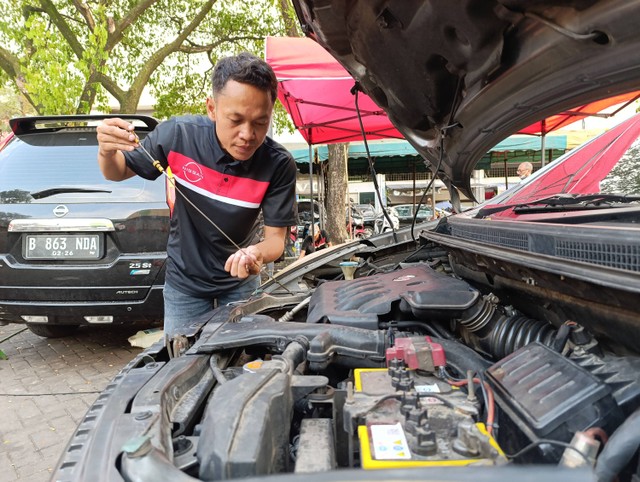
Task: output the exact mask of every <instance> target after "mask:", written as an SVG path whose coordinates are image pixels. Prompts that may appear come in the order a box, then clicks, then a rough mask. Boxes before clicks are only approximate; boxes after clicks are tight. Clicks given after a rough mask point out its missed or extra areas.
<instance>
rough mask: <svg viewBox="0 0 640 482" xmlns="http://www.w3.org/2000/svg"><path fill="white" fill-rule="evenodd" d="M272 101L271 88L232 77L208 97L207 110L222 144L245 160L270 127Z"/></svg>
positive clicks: (259, 143) (230, 153)
mask: <svg viewBox="0 0 640 482" xmlns="http://www.w3.org/2000/svg"><path fill="white" fill-rule="evenodd" d="M272 112H273V103H272V102H271V97H270V95H269V93H268V92H265V91H263V90H260V89H258V88H256V87H254V86H252V85H248V84H242V83H240V82H236V81H234V80H230V81H229V82H227V84H226V85H225V86H224V89H222V90H221V91H220V92H218V93H217V95H216V97H215V99H213V98H212V97H208V98H207V114H208V116H209V118H210V119H211V120H212V121H214V122H215V123H216V135H217V136H218V141H219V142H220V145H221V146H222V148H223V149H224V150H225V151H226V152H227V153H228V154H229V155H230V156H231V157H233V158H234V159H236V160H238V161H246V160H247V159H250V158H251V156H253V154H254V153H255V152H256V150H257V149H258V147H260V145H261V144H262V142H263V141H264V138H265V137H266V136H267V132H268V130H269V123H270V122H271V114H272Z"/></svg>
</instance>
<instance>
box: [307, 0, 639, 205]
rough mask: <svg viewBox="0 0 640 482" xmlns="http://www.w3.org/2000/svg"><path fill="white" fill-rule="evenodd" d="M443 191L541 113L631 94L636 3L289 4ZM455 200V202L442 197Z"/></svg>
mask: <svg viewBox="0 0 640 482" xmlns="http://www.w3.org/2000/svg"><path fill="white" fill-rule="evenodd" d="M294 5H295V9H296V13H297V15H298V18H299V19H300V22H301V23H302V25H303V29H304V31H305V33H306V34H307V35H308V36H309V37H311V38H313V39H315V40H316V41H317V42H319V43H320V44H321V45H323V46H324V47H325V48H326V49H327V50H328V51H329V52H331V53H332V54H333V55H334V56H335V57H336V59H338V61H339V62H340V63H341V64H342V65H344V67H345V68H346V69H347V70H348V71H349V72H350V73H351V74H352V75H353V77H354V78H355V79H356V80H357V81H358V82H359V83H360V85H361V87H362V90H363V91H364V92H365V93H366V94H367V95H369V96H370V97H371V98H372V99H373V100H374V101H375V102H376V103H377V104H379V105H380V106H381V107H382V108H383V109H384V110H385V111H386V112H387V114H388V115H389V118H390V119H391V121H392V122H393V123H394V124H395V126H396V127H397V128H398V130H400V131H401V132H402V133H403V134H404V135H405V137H406V138H407V140H408V141H409V142H410V143H411V144H412V145H413V146H414V147H415V148H416V150H417V151H418V152H419V153H420V154H421V155H423V157H424V158H425V159H426V160H427V161H428V162H429V163H430V164H431V169H432V170H433V171H436V170H437V171H438V176H439V177H440V178H441V179H443V180H444V182H445V183H446V184H447V185H448V186H449V188H450V191H451V192H452V196H455V194H456V193H455V190H453V189H451V187H452V186H454V187H456V188H458V189H459V190H461V191H462V192H463V193H465V194H466V195H467V196H469V197H472V193H471V188H470V175H471V172H472V170H473V169H474V167H475V165H476V163H477V161H478V160H479V159H480V158H481V156H482V155H483V154H484V153H485V152H487V150H489V149H490V148H491V147H493V146H494V145H496V144H497V143H498V142H500V141H501V140H502V139H504V138H505V137H507V136H509V135H511V134H513V133H514V132H516V131H518V130H519V129H522V128H524V127H526V126H528V125H530V124H532V123H533V122H536V121H538V120H541V119H543V118H544V117H547V116H549V115H553V114H557V113H559V112H562V111H566V110H568V109H571V108H573V107H575V106H579V105H584V104H586V103H588V102H592V101H594V100H598V99H602V98H607V97H611V96H613V95H617V94H621V93H625V92H629V91H632V90H634V89H637V87H638V78H639V76H640V35H638V33H637V19H638V18H640V0H555V1H554V0H539V1H535V2H532V1H530V0H483V1H477V0H460V1H456V2H450V1H447V0H430V1H427V0H411V1H409V0H386V1H371V0H350V1H345V0H294ZM453 199H454V200H455V197H454V198H453Z"/></svg>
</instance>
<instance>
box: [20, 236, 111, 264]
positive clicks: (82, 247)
mask: <svg viewBox="0 0 640 482" xmlns="http://www.w3.org/2000/svg"><path fill="white" fill-rule="evenodd" d="M23 254H24V257H25V259H99V258H100V257H101V256H102V246H101V235H100V234H66V235H48V234H29V235H25V236H24V238H23Z"/></svg>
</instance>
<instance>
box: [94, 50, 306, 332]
mask: <svg viewBox="0 0 640 482" xmlns="http://www.w3.org/2000/svg"><path fill="white" fill-rule="evenodd" d="M212 85H213V89H212V96H211V97H208V98H207V100H206V107H207V115H206V116H181V117H174V118H171V119H169V120H167V121H165V122H163V123H161V124H160V125H158V127H157V128H156V129H155V130H154V131H153V132H151V133H150V134H149V136H148V137H146V138H145V139H144V140H143V141H142V142H141V143H142V145H143V146H144V148H145V149H146V150H147V151H148V152H149V153H150V154H151V156H152V157H153V158H154V159H157V160H158V161H160V164H161V165H162V166H163V167H164V168H167V167H170V168H171V172H172V174H173V176H174V178H175V182H176V186H177V190H178V191H179V192H178V193H177V196H176V201H175V206H174V208H173V212H172V215H171V228H170V234H169V241H168V245H167V256H168V260H167V270H166V281H165V287H164V308H165V313H164V316H165V318H164V330H165V337H166V338H167V340H170V339H172V338H173V337H175V336H176V335H178V334H184V333H185V330H186V327H187V326H188V325H189V324H190V323H191V321H192V320H193V319H194V318H196V317H199V316H201V315H203V314H205V313H207V312H209V311H210V310H211V309H212V308H213V307H214V301H215V300H217V303H218V304H220V305H222V304H226V303H229V302H231V301H237V300H241V299H245V298H247V297H249V296H250V295H251V293H252V292H253V291H254V290H255V289H256V288H257V287H258V285H259V282H260V280H259V273H260V269H261V267H262V266H263V264H265V263H269V262H272V261H274V260H276V259H277V258H278V257H279V256H280V255H281V253H282V251H283V249H284V240H285V235H286V232H287V229H288V226H291V225H293V224H295V223H296V220H295V217H294V210H293V209H294V201H295V179H296V167H295V163H294V161H293V158H292V157H291V155H290V154H289V153H288V152H287V151H286V150H285V149H284V148H283V147H282V146H281V145H279V144H278V143H276V142H274V141H273V140H271V139H270V138H268V137H267V131H268V129H269V125H270V122H271V116H272V113H273V106H274V102H275V100H276V96H277V80H276V77H275V74H274V73H273V70H272V69H271V67H270V66H269V65H268V64H267V63H266V62H264V61H262V60H261V59H259V58H257V57H255V56H253V55H251V54H248V53H242V54H239V55H237V56H235V57H227V58H224V59H222V60H220V62H218V64H217V65H216V67H215V69H214V71H213V74H212ZM133 130H134V128H133V126H132V125H131V124H130V123H128V122H126V121H124V120H122V119H106V120H105V121H104V122H103V123H102V125H101V126H99V127H98V143H99V151H98V162H99V165H100V168H101V170H102V173H103V175H104V176H105V177H106V178H107V179H110V180H114V181H120V180H124V179H127V178H129V177H131V176H133V175H136V174H137V175H139V176H141V177H143V178H145V179H156V178H157V177H158V176H160V175H161V173H160V172H159V171H158V170H157V169H156V168H155V167H153V165H152V163H151V161H150V160H149V158H148V156H147V155H146V154H145V153H144V152H143V150H142V149H138V147H139V146H138V144H137V142H138V138H137V136H136V135H135V134H134V132H133ZM185 198H186V199H185ZM261 209H262V213H263V216H264V224H265V226H264V237H263V240H262V241H260V242H257V243H256V244H251V243H252V241H253V239H254V237H255V234H256V230H257V223H256V220H257V218H258V215H259V213H260V210H261ZM198 210H200V211H202V212H198ZM203 213H204V214H205V215H206V217H208V218H210V220H211V221H213V222H214V223H215V224H216V225H217V226H218V227H219V229H218V228H216V227H214V226H213V225H212V223H210V222H209V221H207V219H206V218H205V217H204V216H203ZM221 231H222V232H221ZM227 236H229V237H230V238H231V239H233V241H234V243H235V244H236V245H238V246H240V247H241V249H238V248H237V247H236V246H234V244H233V243H231V242H230V241H229V240H228V239H227Z"/></svg>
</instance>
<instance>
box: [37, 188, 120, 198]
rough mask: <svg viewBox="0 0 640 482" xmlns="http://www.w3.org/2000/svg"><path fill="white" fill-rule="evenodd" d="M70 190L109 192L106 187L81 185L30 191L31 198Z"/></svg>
mask: <svg viewBox="0 0 640 482" xmlns="http://www.w3.org/2000/svg"><path fill="white" fill-rule="evenodd" d="M72 192H104V193H110V192H111V191H107V190H106V189H85V188H81V187H55V188H51V189H43V190H42V191H36V192H32V193H30V194H31V197H32V198H33V199H42V198H45V197H49V196H55V195H56V194H66V193H72Z"/></svg>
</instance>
